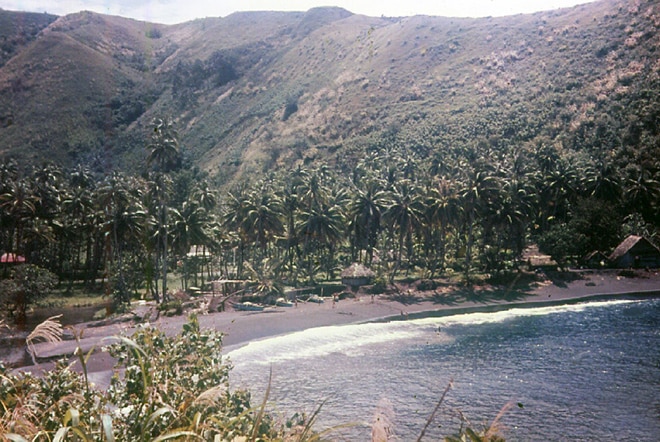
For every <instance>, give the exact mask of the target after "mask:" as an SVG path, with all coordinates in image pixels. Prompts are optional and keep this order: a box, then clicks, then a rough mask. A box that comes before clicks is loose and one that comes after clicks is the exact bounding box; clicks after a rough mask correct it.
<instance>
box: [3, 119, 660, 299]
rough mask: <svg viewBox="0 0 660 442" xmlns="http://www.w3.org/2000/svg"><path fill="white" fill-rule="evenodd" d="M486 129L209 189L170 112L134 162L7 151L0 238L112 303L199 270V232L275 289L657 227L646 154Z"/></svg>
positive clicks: (449, 264)
mask: <svg viewBox="0 0 660 442" xmlns="http://www.w3.org/2000/svg"><path fill="white" fill-rule="evenodd" d="M432 141H433V138H432V137H431V136H429V137H427V138H426V139H425V140H424V142H425V143H427V144H428V143H432ZM494 143H495V142H494V141H493V142H487V141H485V140H484V141H483V142H479V143H475V144H474V145H472V146H471V147H469V148H464V149H453V150H441V151H438V150H431V149H428V150H425V149H423V146H422V145H421V142H420V143H416V144H412V143H410V142H409V141H406V140H401V139H400V138H399V137H397V135H396V134H393V135H392V136H391V137H390V138H389V139H385V140H382V139H379V140H376V142H374V143H373V144H372V145H370V146H367V147H366V148H364V149H365V151H366V152H367V154H366V155H365V156H363V157H362V158H360V159H357V158H356V157H352V156H347V157H346V158H345V161H342V162H339V163H337V164H336V165H335V166H332V167H331V166H327V165H321V166H314V167H311V166H310V167H304V166H300V167H298V168H296V169H293V170H288V171H274V172H272V173H271V174H269V175H267V176H264V177H262V178H260V179H255V180H253V181H252V182H245V183H243V184H241V185H239V186H236V187H235V188H233V189H232V190H231V191H229V192H227V193H226V194H221V195H218V194H217V193H216V192H214V191H212V190H211V189H210V187H209V185H208V184H207V182H206V181H205V180H204V174H202V173H201V172H199V171H198V170H197V169H195V168H194V167H193V168H191V167H189V165H187V164H186V163H185V161H183V160H182V157H181V150H180V149H179V144H178V139H177V133H176V131H175V130H174V127H173V124H172V122H171V121H170V120H157V121H156V122H155V123H154V126H153V132H152V133H151V135H150V138H149V139H147V140H146V142H145V143H144V145H146V146H147V148H146V150H145V151H146V155H144V158H145V159H144V161H143V173H142V174H141V175H139V176H130V175H126V174H123V173H120V172H115V173H112V174H110V175H106V176H102V177H94V176H93V175H92V174H91V173H90V172H89V171H88V170H87V169H85V168H84V167H82V166H80V167H78V168H76V169H74V170H69V171H63V170H62V169H60V168H58V167H56V166H53V165H47V164H46V165H43V166H42V167H39V168H35V169H31V168H28V169H26V168H20V167H18V166H17V164H16V163H15V162H11V161H10V162H6V163H3V164H2V168H1V169H0V175H1V176H2V188H1V189H0V228H1V229H0V249H2V250H7V251H13V252H16V253H18V254H21V255H24V256H25V257H26V258H27V261H28V262H29V263H31V264H34V265H38V266H41V267H44V268H46V269H49V270H50V271H52V272H53V273H55V274H56V275H58V276H59V277H60V279H61V280H62V281H66V280H69V281H73V280H76V279H77V280H84V281H86V283H87V284H89V285H91V284H94V283H95V282H96V281H97V279H98V278H99V277H101V276H103V277H107V287H108V292H109V293H113V294H114V296H115V300H117V301H118V303H119V304H120V305H121V304H125V303H126V302H128V301H129V300H130V298H131V296H133V295H136V294H137V293H138V291H142V290H143V289H144V290H146V293H147V294H148V296H149V297H154V298H155V299H161V300H162V299H163V297H162V294H163V293H166V288H167V287H166V285H164V284H163V282H165V284H166V281H167V273H168V272H171V271H178V272H180V273H181V274H182V275H183V277H184V279H186V278H187V277H188V276H189V274H193V273H194V274H197V272H199V270H200V269H199V267H197V264H198V262H197V259H196V258H195V257H189V256H187V254H188V252H189V250H190V248H191V246H193V245H199V246H202V247H204V248H206V249H207V250H209V251H211V252H212V253H213V255H214V256H215V259H216V261H215V264H214V269H215V270H214V273H216V274H220V273H222V274H224V275H226V276H230V277H236V278H245V279H250V280H253V281H257V282H258V283H259V284H258V285H259V287H260V289H259V290H260V291H262V292H264V293H269V292H276V291H278V290H281V288H282V284H288V285H292V286H295V285H299V284H301V283H305V284H308V283H314V282H319V281H320V280H323V279H333V278H336V277H337V276H338V273H339V272H340V270H341V269H342V268H344V267H345V266H347V265H348V264H350V263H351V262H356V261H359V262H363V263H365V264H367V265H369V266H372V267H373V268H374V269H375V270H376V271H377V274H378V275H379V278H381V281H383V282H384V281H385V280H390V281H391V280H393V279H394V278H397V277H402V276H409V275H414V276H416V277H424V278H434V277H437V276H447V275H454V274H458V275H462V276H464V277H465V278H467V279H468V280H469V279H470V277H471V275H472V274H474V272H479V273H486V274H490V275H498V274H502V273H505V272H510V271H513V270H517V269H519V268H520V266H521V264H524V262H522V253H523V250H524V249H525V247H526V246H527V245H528V244H530V243H538V244H539V245H540V246H541V249H542V250H545V251H547V252H548V253H550V254H551V255H552V256H553V257H554V258H555V259H556V260H557V261H558V262H559V263H560V265H565V264H567V263H571V262H573V263H576V262H579V259H580V258H581V257H582V256H584V255H585V254H587V253H588V252H591V251H593V250H601V251H604V252H606V253H609V252H610V251H611V249H612V248H613V247H614V246H615V245H616V244H617V243H618V242H620V240H621V239H622V238H623V237H624V236H625V235H627V234H639V235H644V236H647V237H649V238H653V237H654V236H655V234H656V232H657V229H658V226H659V225H660V224H659V223H660V212H659V210H660V205H659V201H660V200H659V197H660V182H659V181H658V179H657V175H658V163H657V161H656V160H655V159H654V158H648V159H642V160H640V162H639V163H636V164H632V163H627V164H626V163H625V161H627V159H626V157H625V151H623V152H619V154H618V155H617V153H616V152H613V155H610V156H608V157H604V158H603V157H600V156H598V157H594V156H590V155H589V154H588V153H587V151H586V150H582V151H573V150H568V149H559V148H558V147H557V146H554V145H545V144H541V145H530V144H522V145H494ZM361 149H362V147H359V148H357V149H356V150H357V151H361ZM621 158H623V159H621ZM621 162H624V163H623V164H624V165H625V167H622V163H621ZM208 273H209V272H208V270H207V274H208ZM159 281H160V283H161V286H160V288H159V285H158V282H159Z"/></svg>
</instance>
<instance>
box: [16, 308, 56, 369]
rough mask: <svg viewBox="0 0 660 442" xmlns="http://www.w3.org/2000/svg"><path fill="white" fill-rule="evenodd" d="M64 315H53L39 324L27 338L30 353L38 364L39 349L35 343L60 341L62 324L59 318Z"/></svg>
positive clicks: (33, 360)
mask: <svg viewBox="0 0 660 442" xmlns="http://www.w3.org/2000/svg"><path fill="white" fill-rule="evenodd" d="M61 317H62V315H57V316H51V317H50V318H48V319H46V320H45V321H44V322H42V323H41V324H39V325H37V326H36V327H35V328H34V330H33V331H32V333H30V334H29V335H28V337H27V338H26V339H25V343H26V344H27V347H28V353H29V354H30V357H31V358H32V362H34V364H35V365H36V364H37V349H36V347H35V343H37V342H40V341H44V342H59V341H61V340H62V324H61V323H60V321H59V319H60V318H61Z"/></svg>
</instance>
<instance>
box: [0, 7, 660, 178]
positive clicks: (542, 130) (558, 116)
mask: <svg viewBox="0 0 660 442" xmlns="http://www.w3.org/2000/svg"><path fill="white" fill-rule="evenodd" d="M3 14H5V12H4V11H2V13H0V17H1V16H2V15H3ZM658 27H660V6H659V5H658V2H657V1H645V0H641V1H633V2H624V1H621V0H602V1H600V2H596V3H593V4H587V5H582V6H578V7H575V8H571V9H566V10H560V11H557V12H547V13H537V14H531V15H518V16H513V17H503V18H485V19H449V18H441V17H423V16H418V17H407V18H400V19H388V18H372V17H364V16H357V15H353V14H350V13H348V12H347V11H344V10H342V9H339V8H321V9H313V10H310V11H308V12H307V13H268V12H264V13H238V14H233V15H231V16H229V17H227V18H222V19H221V18H209V19H200V20H195V21H192V22H188V23H184V24H180V25H175V26H162V25H153V24H149V23H144V22H138V21H134V20H127V19H123V18H120V17H108V16H102V15H98V14H91V13H81V14H75V15H71V16H67V17H62V18H60V19H58V20H57V21H56V22H55V23H53V24H51V25H50V26H49V27H48V29H47V30H46V31H44V32H42V33H41V34H40V35H39V36H38V38H36V40H35V41H34V42H32V43H31V44H29V45H27V46H26V47H25V48H24V49H22V50H20V51H18V53H17V54H16V55H14V57H13V58H12V59H11V60H10V61H9V62H8V63H7V64H6V65H5V66H4V67H2V68H0V105H1V106H2V108H4V109H11V113H12V118H11V121H12V123H13V124H8V125H5V127H4V128H0V155H2V154H7V153H11V154H14V155H15V154H20V155H22V156H23V157H25V158H32V159H33V160H39V159H40V158H43V149H44V148H48V149H49V152H50V153H51V154H52V155H51V158H53V159H59V160H60V161H61V162H65V163H66V162H72V161H88V162H89V161H92V159H94V158H97V159H98V157H99V156H102V157H104V158H105V163H103V167H106V168H107V167H112V166H122V165H125V164H127V163H130V162H132V163H133V164H137V163H138V162H136V161H134V160H136V159H138V158H140V156H141V154H142V153H141V148H142V146H143V138H144V134H145V127H146V125H147V124H148V121H149V120H150V118H152V117H153V116H155V115H162V114H169V115H173V116H175V117H176V118H177V119H178V120H179V128H180V134H181V137H182V142H183V145H184V146H185V148H186V149H187V151H188V152H189V153H190V154H191V156H192V157H193V159H194V161H196V162H197V164H199V165H200V166H201V167H203V168H204V169H206V170H207V171H209V172H210V173H211V174H212V175H213V176H216V177H217V182H218V183H225V182H231V181H234V180H236V179H240V178H241V177H252V176H254V175H255V174H262V173H263V172H265V171H268V170H270V169H272V168H273V167H284V166H290V165H292V164H295V163H297V162H313V161H318V160H328V161H335V159H339V160H341V161H346V160H347V158H349V159H350V156H351V155H359V154H360V152H361V151H363V149H364V148H366V147H368V146H370V145H373V144H378V143H380V142H381V141H379V140H380V139H381V138H382V135H383V134H385V133H396V140H395V142H400V143H408V144H411V145H415V146H417V147H418V148H419V149H422V150H424V151H426V152H432V151H434V150H438V149H445V148H453V147H457V146H461V145H469V144H470V143H475V142H480V141H481V140H485V141H486V142H489V143H491V144H493V145H494V146H497V145H501V144H502V143H517V144H520V143H529V144H539V143H552V144H557V143H559V144H560V145H561V144H562V143H563V144H565V145H566V146H569V147H574V146H576V145H593V144H595V143H596V142H598V143H600V141H599V140H598V139H597V138H598V137H597V136H596V134H601V132H602V131H601V132H598V131H599V130H600V129H598V128H599V127H601V126H603V127H606V128H608V129H607V130H609V131H613V132H614V133H612V134H610V135H608V140H610V138H611V140H610V141H608V142H610V143H612V144H616V142H617V141H616V140H620V139H621V138H622V137H623V136H624V135H625V133H626V132H627V131H629V128H628V126H629V125H632V124H633V123H634V121H626V120H628V119H631V120H634V119H640V118H641V119H650V120H653V119H654V118H655V117H654V116H655V114H656V113H657V109H656V108H657V100H658V99H657V98H654V97H651V98H650V99H649V100H650V103H649V105H648V106H646V107H644V109H646V110H635V112H631V113H630V114H632V116H627V114H626V113H625V109H622V106H620V105H618V103H621V104H622V105H625V106H628V107H630V108H636V106H637V105H638V104H639V100H640V99H641V98H640V97H642V98H643V97H645V96H646V95H644V94H643V93H642V92H643V90H651V91H652V90H654V88H655V87H656V85H657V77H658V71H659V70H660V69H659V66H658V63H657V61H656V60H657V54H656V53H655V49H656V48H657V47H659V46H660V41H658V40H659V37H658V35H660V32H657V31H658ZM154 30H157V31H158V32H159V35H158V38H149V33H150V32H153V31H154ZM152 37H153V35H152ZM218 58H220V59H221V60H224V61H226V62H227V64H228V65H230V66H231V68H232V69H233V71H234V72H235V74H236V78H234V79H233V80H232V81H229V82H222V81H218V80H217V72H218V66H220V67H222V66H223V65H221V64H220V65H218V64H213V60H217V59H218ZM292 103H295V104H296V106H297V110H296V111H295V112H294V113H291V114H290V115H287V118H286V119H285V118H283V117H284V115H285V108H286V107H287V105H290V104H292ZM617 106H618V107H617ZM136 107H137V110H136ZM640 112H641V114H640ZM53 115H56V116H57V118H53ZM608 118H609V119H610V120H614V121H609V120H608ZM653 130H655V129H653V128H652V127H651V132H652V131H653ZM108 158H110V159H111V160H108Z"/></svg>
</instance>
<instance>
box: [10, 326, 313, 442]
mask: <svg viewBox="0 0 660 442" xmlns="http://www.w3.org/2000/svg"><path fill="white" fill-rule="evenodd" d="M221 348H222V335H221V334H220V333H218V332H215V331H201V330H200V328H199V323H198V322H197V319H196V318H194V317H192V318H191V321H190V322H189V323H187V324H186V325H185V326H184V329H183V331H182V333H181V334H180V335H179V336H177V337H167V336H166V335H165V334H164V333H163V332H161V331H159V330H157V329H155V328H150V327H148V328H143V329H141V330H139V331H138V332H137V333H136V334H135V335H134V336H133V337H132V338H130V339H129V338H126V337H121V338H118V342H117V343H115V344H112V345H111V346H110V347H109V349H108V350H109V352H110V354H112V355H113V356H114V357H115V358H117V361H118V363H117V371H116V374H115V375H114V377H113V379H112V381H111V384H110V386H109V388H108V389H107V391H106V392H102V391H100V390H98V389H96V388H94V387H93V386H90V385H89V383H88V379H87V377H86V376H85V375H84V374H79V373H76V372H75V371H73V370H72V369H71V367H70V366H69V365H67V364H65V363H64V362H58V363H57V365H56V366H55V368H54V369H53V370H50V371H47V372H46V373H44V375H43V376H41V377H36V376H33V375H31V374H19V375H17V374H11V373H9V371H8V370H7V369H6V368H4V367H2V368H1V370H2V371H1V372H0V407H1V408H0V412H1V413H2V416H1V418H0V434H1V435H4V436H0V440H12V441H28V440H30V441H59V440H84V441H111V440H126V441H129V440H130V441H155V440H211V441H213V440H218V441H221V440H228V441H233V440H247V439H245V438H247V437H250V439H249V440H264V441H266V440H288V439H287V438H293V437H294V435H295V434H296V432H299V433H300V434H302V433H303V432H304V430H305V428H306V427H305V424H306V422H304V421H297V422H295V424H297V425H293V423H292V422H289V423H288V426H287V425H286V423H285V422H277V421H275V420H274V419H273V418H271V417H270V416H268V415H267V414H266V413H264V412H263V410H260V409H255V408H252V406H251V402H250V399H251V398H250V394H249V393H248V392H247V391H242V390H237V391H233V392H231V391H230V390H229V385H228V374H229V370H230V365H229V364H228V363H227V362H226V361H224V360H223V359H222V356H221ZM77 354H78V355H79V362H80V363H81V364H82V365H83V366H84V367H85V366H86V363H87V359H88V358H89V356H90V355H89V354H88V355H83V354H81V352H80V351H79V350H78V352H77ZM291 440H307V439H298V438H293V439H291Z"/></svg>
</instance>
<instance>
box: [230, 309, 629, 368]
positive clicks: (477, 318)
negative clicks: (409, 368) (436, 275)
mask: <svg viewBox="0 0 660 442" xmlns="http://www.w3.org/2000/svg"><path fill="white" fill-rule="evenodd" d="M631 302H638V301H634V300H614V301H597V302H585V303H580V304H572V305H559V306H549V307H535V308H513V309H509V310H503V311H498V312H490V313H484V312H474V313H465V314H458V315H450V316H440V317H427V318H420V319H413V320H409V321H392V322H376V323H362V324H351V325H340V326H330V327H318V328H312V329H308V330H304V331H301V332H296V333H292V334H288V335H283V336H277V337H273V338H268V339H264V340H262V341H256V342H251V343H249V344H248V345H246V346H244V347H240V348H238V349H235V350H233V351H230V352H229V353H227V356H228V357H229V358H230V359H231V360H232V362H233V364H234V365H235V366H239V365H241V364H247V363H249V364H257V365H270V364H272V363H276V362H282V361H288V360H295V359H308V358H315V357H320V356H324V355H328V354H333V353H340V354H344V355H346V356H349V357H354V356H360V355H361V354H363V353H362V349H364V348H365V347H367V346H371V345H379V344H384V343H387V342H393V341H397V340H404V339H416V338H421V339H427V338H428V337H429V336H430V335H431V334H437V331H438V330H439V329H442V330H444V329H446V328H448V327H451V326H455V325H481V324H490V323H497V322H504V321H508V320H512V319H515V318H519V317H524V316H542V315H552V314H560V313H565V312H581V311H584V310H586V309H589V308H596V307H606V306H611V305H616V304H626V303H631Z"/></svg>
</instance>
